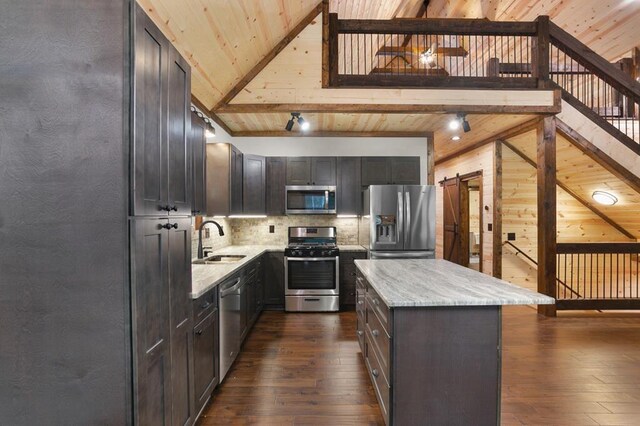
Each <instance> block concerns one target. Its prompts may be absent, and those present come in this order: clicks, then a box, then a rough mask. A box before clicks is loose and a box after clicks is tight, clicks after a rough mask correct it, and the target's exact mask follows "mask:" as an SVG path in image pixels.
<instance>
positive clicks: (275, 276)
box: [264, 252, 284, 309]
mask: <svg viewBox="0 0 640 426" xmlns="http://www.w3.org/2000/svg"><path fill="white" fill-rule="evenodd" d="M264 307H265V309H284V253H282V252H279V253H276V252H273V253H267V258H266V262H265V282H264Z"/></svg>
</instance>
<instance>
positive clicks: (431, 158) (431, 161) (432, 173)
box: [427, 133, 436, 185]
mask: <svg viewBox="0 0 640 426" xmlns="http://www.w3.org/2000/svg"><path fill="white" fill-rule="evenodd" d="M435 182H436V153H435V152H434V140H433V133H432V134H431V136H427V185H435V184H436V183H435Z"/></svg>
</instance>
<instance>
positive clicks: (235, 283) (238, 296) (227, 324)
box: [219, 275, 245, 382]
mask: <svg viewBox="0 0 640 426" xmlns="http://www.w3.org/2000/svg"><path fill="white" fill-rule="evenodd" d="M244 286H245V280H244V278H243V276H242V275H241V276H239V277H234V278H231V279H229V280H227V281H225V282H223V283H222V284H220V293H219V294H220V382H222V380H223V379H224V377H225V376H226V375H227V371H229V368H231V364H233V361H234V360H235V359H236V357H237V356H238V352H240V335H241V333H242V299H243V297H244V295H243V293H244V290H245V289H244Z"/></svg>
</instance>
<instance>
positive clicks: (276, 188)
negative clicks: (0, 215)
mask: <svg viewBox="0 0 640 426" xmlns="http://www.w3.org/2000/svg"><path fill="white" fill-rule="evenodd" d="M286 173H287V159H286V158H285V157H267V200H266V204H267V214H268V215H270V216H284V214H285V205H284V187H285V185H286V184H287V175H286Z"/></svg>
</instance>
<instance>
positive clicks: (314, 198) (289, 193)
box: [284, 185, 336, 214]
mask: <svg viewBox="0 0 640 426" xmlns="http://www.w3.org/2000/svg"><path fill="white" fill-rule="evenodd" d="M285 188H286V189H285V195H284V199H285V205H286V206H287V214H335V213H336V187H335V186H315V185H313V186H297V185H296V186H291V185H289V186H286V187H285Z"/></svg>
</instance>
